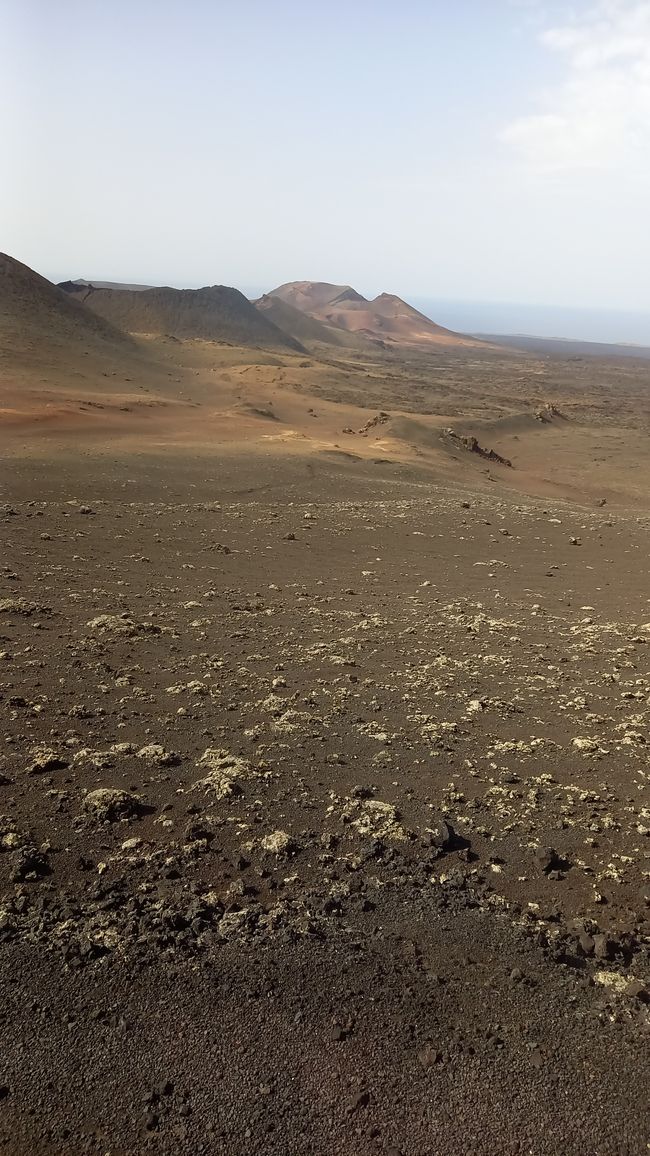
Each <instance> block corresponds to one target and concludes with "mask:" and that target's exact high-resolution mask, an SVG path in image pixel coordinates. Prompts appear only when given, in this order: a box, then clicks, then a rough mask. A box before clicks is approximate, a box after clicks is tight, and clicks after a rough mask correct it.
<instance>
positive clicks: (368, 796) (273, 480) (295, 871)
mask: <svg viewBox="0 0 650 1156" xmlns="http://www.w3.org/2000/svg"><path fill="white" fill-rule="evenodd" d="M159 355H160V354H159ZM161 356H162V355H161ZM165 356H169V357H170V358H172V356H173V358H174V359H176V362H179V358H181V359H182V361H183V366H182V371H179V374H180V376H181V381H180V389H178V384H179V383H176V387H177V394H176V395H175V394H174V389H173V385H174V383H172V384H171V385H170V387H169V393H168V394H167V395H163V393H160V391H159V394H157V395H156V398H157V400H156V401H155V403H154V402H153V401H152V402H151V405H149V404H148V403H147V404H146V405H145V404H143V399H142V398H139V399H137V405H136V402H135V401H132V403H126V402H120V404H125V405H126V404H132V405H134V406H136V412H135V416H134V410H133V409H132V410H131V411H129V410H121V409H120V408H119V405H116V403H115V396H114V394H112V393H111V392H110V391H109V392H107V393H105V394H104V393H102V392H101V390H99V393H97V392H96V393H95V394H94V395H93V397H94V401H95V402H96V403H97V405H96V406H91V405H89V402H88V399H89V398H90V400H93V397H91V392H92V391H91V385H90V384H89V383H85V384H84V387H83V388H84V390H85V392H84V393H83V395H80V396H77V395H76V394H75V392H74V391H72V392H71V391H70V389H69V388H68V387H67V386H66V385H65V383H61V382H55V383H54V384H53V383H52V382H51V381H49V382H47V381H46V382H45V383H40V384H39V383H38V382H34V381H33V380H32V382H31V385H30V389H29V390H26V389H25V388H24V383H23V384H18V385H17V384H16V381H15V380H14V381H13V385H12V388H13V389H14V394H13V395H11V396H12V397H13V401H12V402H11V405H7V406H6V408H7V409H9V408H12V414H11V415H10V416H11V420H8V421H7V423H6V425H5V435H6V436H5V437H4V438H3V449H4V454H5V456H4V459H3V465H2V483H3V489H2V494H1V497H2V501H3V503H4V505H3V508H2V513H1V515H0V525H1V532H2V541H3V564H2V570H1V571H0V711H1V713H2V720H3V722H2V732H3V734H4V745H3V747H2V753H1V755H0V847H1V848H2V850H1V852H0V940H1V941H2V942H1V944H0V954H1V958H2V975H3V980H4V1000H3V1004H2V1009H1V1014H2V1017H3V1020H4V1022H3V1025H2V1027H3V1031H2V1038H3V1043H4V1048H3V1053H2V1056H1V1058H0V1151H2V1153H3V1154H5V1153H6V1154H7V1156H40V1154H41V1153H42V1154H45V1153H48V1154H53V1153H65V1154H66V1156H68V1154H70V1156H77V1154H79V1156H80V1154H81V1153H97V1154H99V1153H103V1154H105V1153H108V1152H110V1153H111V1154H112V1156H127V1154H129V1156H136V1154H140V1153H145V1152H152V1153H161V1154H165V1156H166V1154H171V1153H205V1154H213V1153H223V1154H224V1156H225V1154H226V1153H227V1154H231V1153H233V1154H234V1153H251V1152H255V1153H260V1154H267V1153H268V1154H273V1156H275V1154H280V1153H282V1154H287V1156H288V1154H289V1153H291V1154H292V1156H294V1154H304V1156H307V1154H310V1156H311V1154H315V1156H329V1154H331V1153H337V1154H341V1156H343V1154H345V1156H366V1154H369V1156H370V1154H374V1153H381V1152H384V1153H386V1152H392V1153H393V1154H395V1153H402V1154H403V1156H431V1154H436V1156H437V1154H438V1153H440V1154H442V1153H446V1152H449V1151H456V1152H459V1153H467V1154H472V1156H474V1154H485V1156H493V1154H500V1153H509V1152H513V1153H515V1152H520V1153H530V1154H533V1156H543V1154H544V1156H545V1154H551V1153H552V1154H553V1156H556V1154H557V1153H558V1152H563V1153H567V1154H570V1156H587V1154H589V1156H594V1154H598V1156H614V1154H617V1156H618V1154H620V1156H623V1154H625V1156H633V1154H634V1156H636V1154H640V1153H643V1152H645V1151H646V1150H647V1146H648V1142H649V1141H650V1127H649V1125H650V1118H649V1114H648V1111H647V1102H648V1097H647V1090H648V1063H647V1020H648V998H649V997H648V986H647V985H648V983H649V981H650V963H649V960H648V952H647V932H648V922H647V918H648V893H649V890H650V888H649V883H648V871H649V869H650V857H649V855H648V848H649V840H648V836H649V834H650V809H649V808H650V803H649V801H648V754H647V751H648V745H647V744H648V738H649V722H650V590H649V589H648V585H647V555H648V541H649V537H648V533H649V518H650V511H648V507H647V483H648V466H647V461H648V456H647V444H648V438H647V409H648V407H647V396H646V390H647V384H648V382H647V373H648V370H647V366H645V367H642V366H640V365H637V364H635V363H626V364H625V365H623V364H616V363H611V364H610V363H608V362H602V363H598V364H597V365H596V366H595V367H594V364H592V363H589V364H584V363H571V362H570V361H566V362H562V363H560V364H559V365H558V364H555V363H554V364H551V363H550V362H546V361H542V360H536V359H533V358H531V359H528V360H526V359H522V358H520V357H519V356H515V357H513V358H511V359H508V358H506V357H496V359H495V355H493V354H487V353H486V355H485V359H484V360H480V361H479V362H475V361H474V359H468V358H465V359H464V360H463V358H459V357H454V358H449V359H447V360H446V361H445V360H444V359H443V360H436V361H434V362H427V363H425V362H423V360H422V359H421V358H416V359H415V360H413V361H409V360H408V359H405V360H404V363H403V364H402V365H396V364H394V363H392V362H391V361H390V359H388V358H386V359H384V360H383V361H381V362H378V363H376V364H373V365H370V364H367V363H366V364H364V365H363V366H361V365H360V364H359V363H358V362H357V361H353V360H351V361H348V362H346V363H344V365H343V367H342V366H341V365H338V366H337V365H336V364H334V363H330V364H329V365H326V364H324V363H323V361H322V360H319V359H318V358H316V359H315V360H314V363H313V365H312V366H311V367H309V366H308V367H304V366H303V368H302V369H300V367H299V362H298V359H295V358H293V357H292V356H289V357H288V358H287V359H285V361H284V362H281V363H278V359H276V358H271V357H270V355H269V357H268V358H263V357H258V358H257V360H256V361H255V362H254V363H253V362H251V359H250V357H251V355H250V351H247V352H246V351H239V352H238V351H232V350H230V351H223V350H222V351H220V352H219V360H218V364H217V363H216V362H215V359H216V357H217V355H216V353H215V351H214V350H212V351H210V350H207V349H206V348H205V347H199V346H197V345H194V346H193V347H192V348H191V349H187V348H184V349H183V350H182V352H180V353H179V352H178V351H176V350H173V351H172V353H166V354H165ZM210 357H212V359H213V360H212V362H210V360H209V358H210ZM192 359H194V362H193V365H194V367H192ZM246 359H248V360H246ZM303 360H304V359H303ZM170 364H171V362H170ZM179 364H180V362H179ZM445 367H446V368H445ZM170 372H171V370H170ZM391 374H392V375H393V378H392V379H391ZM192 375H195V376H196V381H195V382H194V383H192V382H191V376H192ZM210 375H212V376H210ZM445 377H446V378H448V379H449V380H450V385H449V387H447V386H443V384H442V383H443V381H444V379H445ZM362 379H363V380H362ZM541 379H543V384H539V382H540V380H541ZM432 383H435V388H434V385H432ZM531 383H532V384H531ZM10 384H11V383H9V384H6V386H5V397H6V398H7V397H9V395H10ZM362 385H363V389H362ZM147 388H149V387H147ZM39 389H41V390H42V391H44V396H40V395H39V394H38V390H39ZM151 389H152V390H153V389H154V386H153V384H152V386H151ZM364 391H365V392H364ZM140 392H142V391H140V390H139V389H138V387H137V383H136V384H134V397H135V395H136V393H140ZM181 394H182V395H183V396H179V395H181ZM39 396H40V400H39ZM44 397H45V400H44ZM16 399H17V400H16ZM547 403H552V404H554V405H556V406H557V409H558V410H559V411H560V412H559V415H558V414H555V413H552V414H550V415H549V416H548V420H546V421H543V422H542V421H540V420H539V419H538V418H535V416H534V411H535V409H537V408H539V407H540V406H544V405H546V404H547ZM98 406H99V408H98ZM52 407H54V410H53V408H52ZM102 407H103V408H102ZM382 413H387V414H388V415H389V416H388V418H387V419H383V418H380V417H379V415H380V414H382ZM44 414H47V415H48V421H47V425H46V426H44V424H43V421H42V420H41V419H42V418H43V416H44ZM139 414H142V416H138V415H139ZM375 418H377V419H378V420H377V423H376V424H372V425H370V427H368V428H364V427H365V426H366V423H368V422H369V421H370V422H373V421H374V419H375ZM448 426H452V427H453V428H454V430H455V431H457V432H458V433H459V434H461V435H463V436H466V437H468V436H475V437H477V438H478V441H479V443H480V444H481V446H483V447H487V448H490V449H494V450H495V451H496V452H498V453H499V454H500V455H501V456H503V457H507V458H509V459H510V460H511V461H512V467H508V466H505V465H501V464H499V463H498V462H495V461H490V460H486V459H485V458H483V457H481V456H480V455H477V454H475V453H469V452H467V451H466V450H464V449H463V448H462V447H461V448H459V445H458V443H457V442H456V441H454V439H453V438H450V437H449V435H443V436H442V437H441V431H442V429H444V428H446V427H448ZM345 428H348V429H350V430H351V431H353V432H350V433H347V434H346V433H343V429H345ZM360 431H362V432H360ZM603 503H604V504H603Z"/></svg>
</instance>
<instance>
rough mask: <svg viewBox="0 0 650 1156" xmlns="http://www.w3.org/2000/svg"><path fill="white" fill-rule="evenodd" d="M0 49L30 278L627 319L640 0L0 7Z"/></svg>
mask: <svg viewBox="0 0 650 1156" xmlns="http://www.w3.org/2000/svg"><path fill="white" fill-rule="evenodd" d="M0 43H1V44H2V48H3V52H2V56H3V67H2V70H0V129H1V131H2V140H3V152H2V156H3V162H4V164H3V168H4V173H3V176H2V179H1V180H0V247H1V248H2V249H3V250H5V251H6V252H9V253H11V254H12V255H13V256H15V257H17V258H19V259H20V260H22V261H24V262H26V263H27V264H28V265H30V266H32V267H33V268H35V269H37V270H38V271H39V272H41V273H43V274H44V275H45V276H47V277H49V278H51V279H52V280H55V281H56V280H62V279H65V278H68V277H71V278H75V277H85V278H89V279H93V278H95V279H104V280H117V281H129V282H143V283H148V284H172V285H177V286H179V287H192V286H199V285H205V284H215V283H223V284H231V285H235V286H237V287H239V288H241V289H243V290H244V291H245V292H246V291H247V292H249V293H255V292H260V291H262V290H263V289H269V288H272V287H273V286H275V285H277V284H280V283H282V282H284V281H290V280H298V279H308V280H325V281H334V282H336V283H339V282H341V283H351V284H353V285H354V286H355V287H356V288H358V289H359V290H360V291H361V292H363V293H365V294H366V295H374V294H375V293H378V292H381V291H384V290H386V291H390V292H395V293H398V294H400V295H401V296H404V297H406V298H411V299H414V298H415V299H418V300H420V301H422V300H429V299H432V300H438V299H446V300H452V301H459V302H463V301H471V302H481V301H484V302H488V303H489V302H511V303H515V304H516V305H518V306H526V305H535V304H543V305H548V306H553V307H560V306H562V307H569V308H571V309H574V310H575V309H583V310H584V309H593V308H601V309H603V310H613V311H634V313H635V314H636V315H637V316H638V315H642V316H643V315H645V314H648V317H649V321H650V276H648V271H649V269H650V228H648V213H649V207H650V0H576V2H575V3H570V2H569V0H562V2H560V0H399V2H396V0H328V2H327V3H317V2H316V0H56V3H53V2H52V0H0ZM649 333H650V328H649ZM567 335H568V334H567ZM571 335H575V334H571ZM630 339H634V338H633V337H631V338H630Z"/></svg>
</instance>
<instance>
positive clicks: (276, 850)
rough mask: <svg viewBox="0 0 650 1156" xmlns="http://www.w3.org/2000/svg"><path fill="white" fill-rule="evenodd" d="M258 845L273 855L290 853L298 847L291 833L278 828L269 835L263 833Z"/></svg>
mask: <svg viewBox="0 0 650 1156" xmlns="http://www.w3.org/2000/svg"><path fill="white" fill-rule="evenodd" d="M260 846H261V847H262V849H263V850H264V851H270V852H271V853H272V854H274V855H291V854H292V852H295V851H297V849H298V847H297V844H296V842H295V840H294V839H292V837H291V835H289V834H288V833H287V832H286V831H281V830H279V829H278V830H277V831H273V832H272V833H271V834H270V835H265V836H264V838H263V839H262V841H261V844H260Z"/></svg>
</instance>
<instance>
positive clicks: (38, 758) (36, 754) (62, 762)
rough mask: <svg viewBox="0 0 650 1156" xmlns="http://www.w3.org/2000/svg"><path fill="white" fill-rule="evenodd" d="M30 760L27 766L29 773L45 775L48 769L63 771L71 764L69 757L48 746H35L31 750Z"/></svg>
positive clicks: (26, 769)
mask: <svg viewBox="0 0 650 1156" xmlns="http://www.w3.org/2000/svg"><path fill="white" fill-rule="evenodd" d="M30 756H31V758H30V762H29V763H28V764H27V766H26V767H25V771H26V773H27V774H28V775H43V774H46V773H47V772H48V771H61V770H64V769H65V768H66V767H68V766H69V765H70V762H69V759H66V758H64V757H63V756H61V755H60V754H59V753H58V751H55V750H54V749H53V748H52V747H48V746H44V745H43V746H35V747H32V749H31V751H30Z"/></svg>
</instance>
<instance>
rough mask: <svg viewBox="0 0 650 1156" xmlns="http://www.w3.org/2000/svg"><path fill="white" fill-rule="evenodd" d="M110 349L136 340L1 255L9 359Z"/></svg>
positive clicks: (3, 335) (1, 315) (0, 322)
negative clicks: (48, 351) (81, 349)
mask: <svg viewBox="0 0 650 1156" xmlns="http://www.w3.org/2000/svg"><path fill="white" fill-rule="evenodd" d="M90 346H92V347H96V348H98V349H99V348H101V347H102V346H103V347H105V351H106V352H124V351H125V350H126V351H128V350H130V349H132V348H134V345H133V342H132V341H131V340H130V338H129V337H128V336H127V335H126V334H125V333H122V332H120V331H119V330H118V329H116V328H115V327H114V326H113V325H111V324H110V322H109V321H107V320H106V319H105V318H103V317H99V316H97V314H95V313H92V312H91V311H90V310H89V309H85V308H84V306H83V305H81V304H80V303H79V301H77V300H75V298H74V297H71V296H69V295H68V294H67V293H64V292H63V291H62V290H61V289H59V288H58V287H57V286H56V285H53V284H52V282H51V281H48V280H47V279H46V278H45V277H41V275H40V274H39V273H35V272H34V270H33V269H30V268H29V267H28V266H27V265H23V264H22V263H21V262H20V261H17V260H16V259H15V257H10V256H8V254H7V253H0V347H1V348H2V353H3V354H4V355H9V354H11V353H13V352H19V351H20V350H24V351H28V350H31V349H36V348H38V350H39V352H45V350H46V349H48V348H58V349H63V348H68V349H70V348H72V347H84V348H88V347H90Z"/></svg>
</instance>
